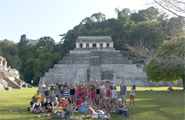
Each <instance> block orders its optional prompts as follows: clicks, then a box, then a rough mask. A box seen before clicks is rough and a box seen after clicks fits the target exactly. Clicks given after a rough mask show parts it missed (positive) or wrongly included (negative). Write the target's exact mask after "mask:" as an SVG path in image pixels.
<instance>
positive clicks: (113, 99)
mask: <svg viewBox="0 0 185 120" xmlns="http://www.w3.org/2000/svg"><path fill="white" fill-rule="evenodd" d="M111 95H112V98H111V99H112V101H113V103H114V104H116V103H117V89H116V86H115V85H113V89H112V90H111Z"/></svg>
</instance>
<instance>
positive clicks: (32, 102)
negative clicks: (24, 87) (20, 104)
mask: <svg viewBox="0 0 185 120" xmlns="http://www.w3.org/2000/svg"><path fill="white" fill-rule="evenodd" d="M34 103H35V97H32V101H31V102H30V105H31V107H28V108H27V111H30V108H32V107H33V104H34Z"/></svg>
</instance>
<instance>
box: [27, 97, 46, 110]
mask: <svg viewBox="0 0 185 120" xmlns="http://www.w3.org/2000/svg"><path fill="white" fill-rule="evenodd" d="M30 112H34V113H41V112H43V111H42V108H41V103H40V102H39V98H37V99H36V102H35V103H34V104H33V107H32V108H31V110H30Z"/></svg>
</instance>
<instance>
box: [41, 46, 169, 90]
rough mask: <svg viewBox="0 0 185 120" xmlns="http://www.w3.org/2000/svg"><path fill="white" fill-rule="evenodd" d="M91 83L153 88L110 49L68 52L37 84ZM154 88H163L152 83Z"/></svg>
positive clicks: (127, 61) (135, 68)
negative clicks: (111, 82) (111, 83)
mask: <svg viewBox="0 0 185 120" xmlns="http://www.w3.org/2000/svg"><path fill="white" fill-rule="evenodd" d="M102 76H103V77H102ZM95 79H98V80H99V82H101V81H106V80H109V81H114V84H115V85H120V84H121V80H125V84H127V85H128V86H132V85H133V84H135V85H136V86H142V87H144V86H145V87H148V86H153V85H154V84H151V82H150V81H148V80H147V77H146V73H145V72H144V71H143V70H142V69H139V68H137V66H136V64H132V63H131V62H130V61H129V60H128V59H127V57H124V56H123V55H122V54H121V53H120V51H119V50H115V49H113V48H111V49H108V48H106V49H101V50H100V49H91V50H89V49H87V48H86V49H82V48H78V49H75V50H71V51H70V53H69V54H68V55H67V56H65V57H64V58H63V60H60V61H59V63H58V64H55V65H54V67H53V68H50V69H49V71H48V72H47V73H45V75H44V77H41V78H40V81H41V80H44V81H45V83H46V84H48V85H51V84H56V83H61V81H62V80H64V81H65V82H67V83H69V84H70V83H73V84H76V83H87V82H88V83H90V84H92V83H93V82H94V80H95ZM155 85H157V86H162V85H166V84H164V83H160V84H158V83H156V84H155ZM155 85H154V86H155Z"/></svg>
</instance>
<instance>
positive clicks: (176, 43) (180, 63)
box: [146, 36, 185, 89]
mask: <svg viewBox="0 0 185 120" xmlns="http://www.w3.org/2000/svg"><path fill="white" fill-rule="evenodd" d="M184 46H185V36H181V37H175V38H173V39H172V40H170V41H166V42H165V43H164V44H163V45H162V46H160V47H159V48H158V51H157V52H158V53H157V58H155V59H153V60H151V61H150V62H149V64H148V65H147V70H146V72H147V76H148V79H149V80H151V81H154V82H158V81H161V80H164V81H167V82H171V81H175V80H179V79H182V80H183V86H184V89H185V48H184Z"/></svg>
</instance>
